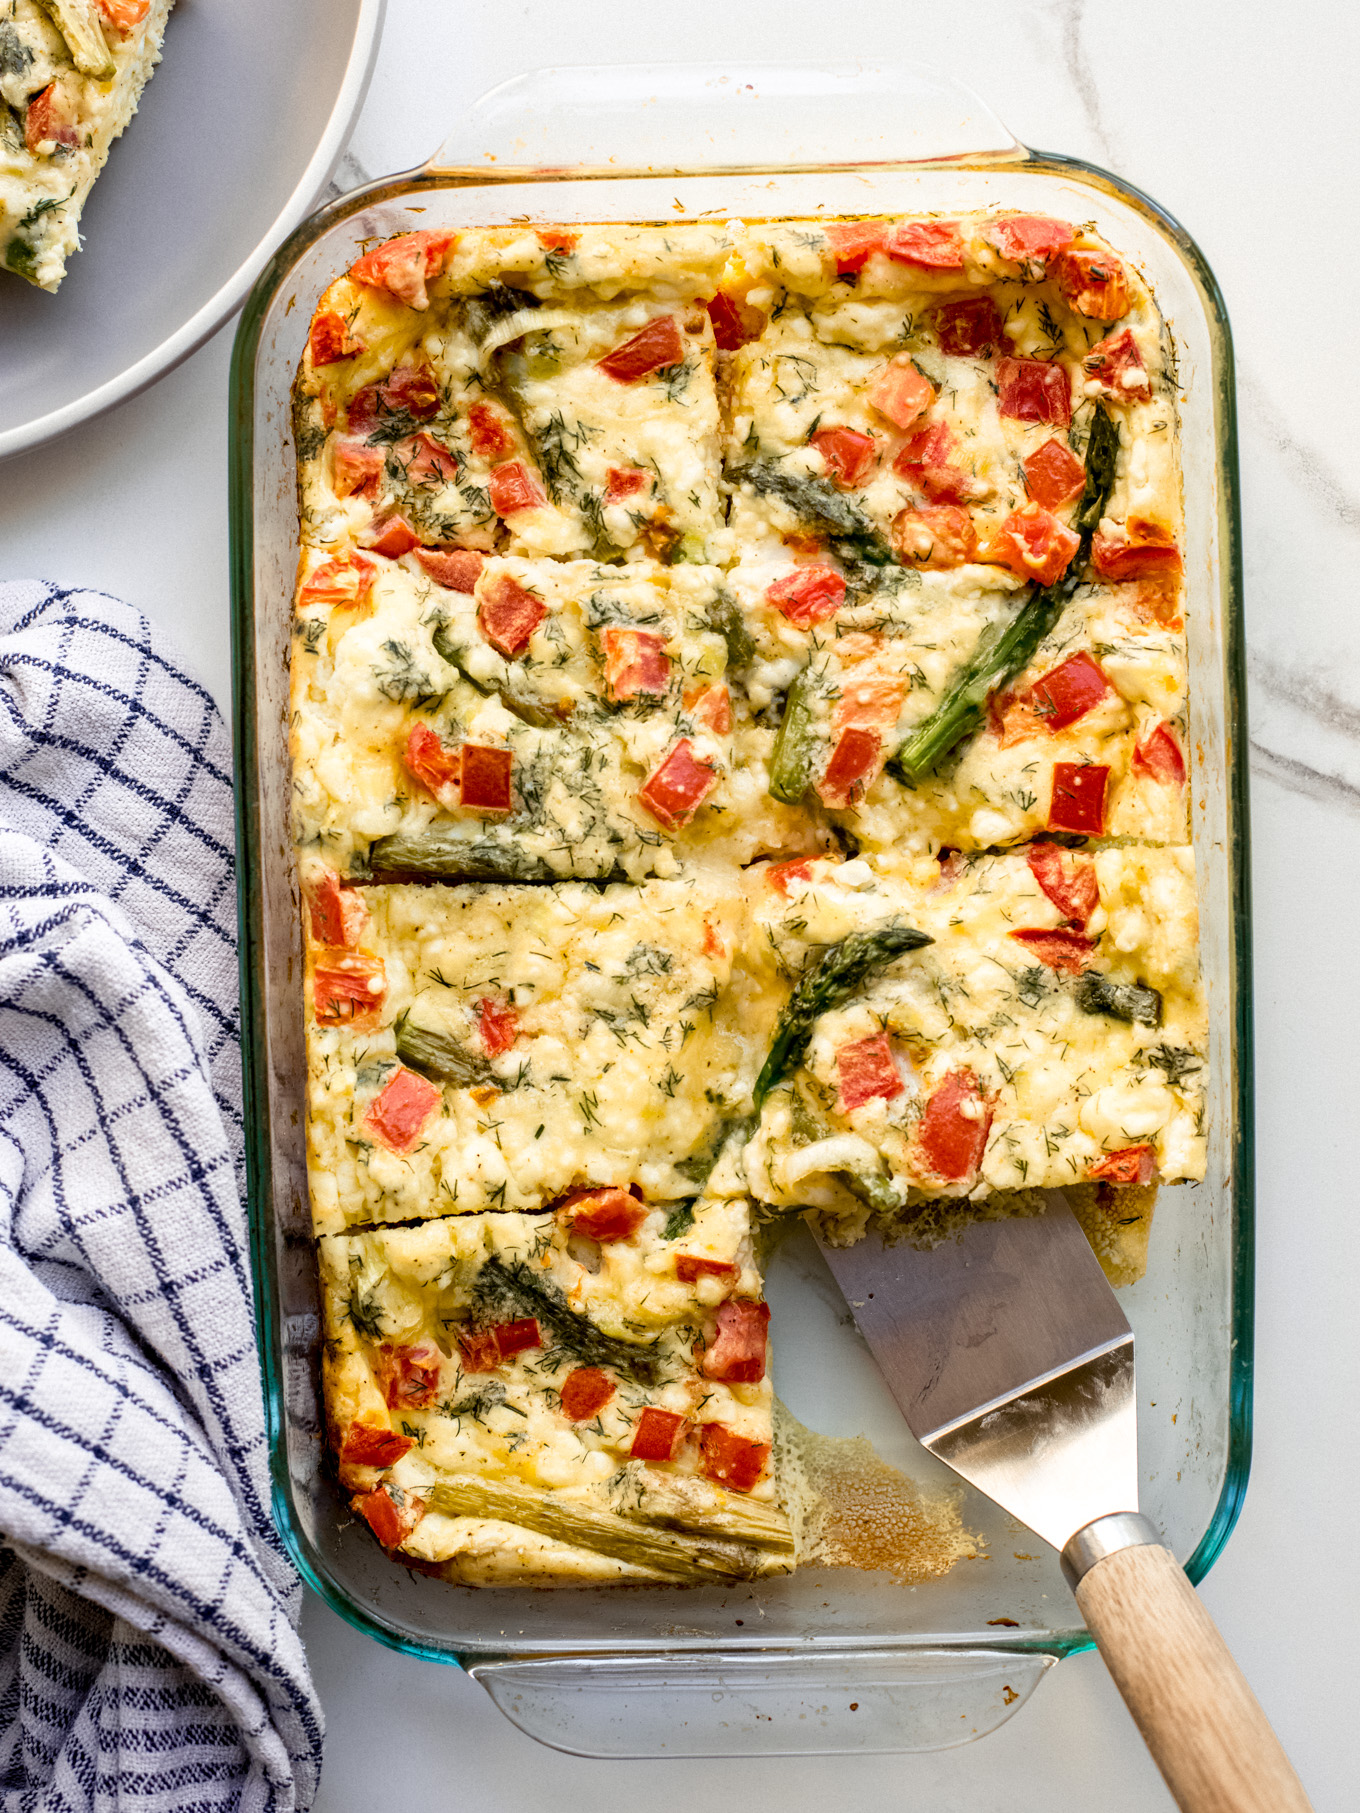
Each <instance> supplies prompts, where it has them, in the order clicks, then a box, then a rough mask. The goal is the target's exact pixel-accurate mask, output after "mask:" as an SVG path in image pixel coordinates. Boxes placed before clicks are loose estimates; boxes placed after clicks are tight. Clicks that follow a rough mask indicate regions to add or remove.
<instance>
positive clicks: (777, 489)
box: [737, 460, 902, 567]
mask: <svg viewBox="0 0 1360 1813" xmlns="http://www.w3.org/2000/svg"><path fill="white" fill-rule="evenodd" d="M737 476H738V477H739V478H741V479H743V480H744V481H745V482H746V483H747V484H749V485H751V486H752V487H753V488H754V489H755V490H756V491H761V492H763V493H764V494H765V495H766V496H767V497H777V498H779V499H780V500H781V501H782V502H783V503H786V504H787V505H788V506H789V508H790V509H791V510H792V511H793V512H794V513H795V514H796V515H797V516H798V517H799V519H800V520H801V521H802V522H805V523H806V524H807V525H808V527H809V528H811V529H815V530H816V531H817V533H818V535H820V536H821V537H822V538H823V539H824V540H825V541H826V543H827V545H828V546H829V547H830V549H831V551H832V553H833V554H835V556H836V558H837V559H838V560H842V561H844V562H845V563H846V564H847V565H848V566H853V565H855V564H857V563H858V564H860V565H864V566H871V567H896V566H901V565H902V562H901V561H900V560H899V559H898V557H897V555H896V554H895V553H894V552H893V549H892V547H891V545H890V543H889V542H888V541H887V540H886V538H885V537H884V536H883V535H882V534H881V533H880V531H879V530H878V529H876V528H875V527H874V525H873V523H872V522H871V521H870V519H869V518H868V517H867V516H866V515H865V514H864V512H863V510H861V509H860V507H859V505H858V504H856V503H855V502H854V500H853V499H852V498H849V497H847V496H846V495H845V493H844V492H842V491H838V490H837V489H836V487H835V486H834V485H832V484H830V483H828V481H827V480H826V479H824V478H810V477H808V476H807V475H806V474H804V473H799V472H785V471H784V470H783V469H782V468H781V467H779V466H776V465H772V464H771V463H769V462H768V461H766V460H756V461H754V462H753V463H752V464H751V465H749V466H743V467H742V469H741V471H740V472H739V473H738V474H737Z"/></svg>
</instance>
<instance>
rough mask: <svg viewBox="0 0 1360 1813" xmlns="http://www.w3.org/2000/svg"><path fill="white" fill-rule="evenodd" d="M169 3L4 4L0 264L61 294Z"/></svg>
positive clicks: (60, 0)
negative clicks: (97, 184) (93, 194)
mask: <svg viewBox="0 0 1360 1813" xmlns="http://www.w3.org/2000/svg"><path fill="white" fill-rule="evenodd" d="M172 4H173V0H0V264H3V265H4V267H5V269H6V270H10V271H13V272H14V273H15V274H16V275H17V276H19V277H23V278H25V279H26V280H27V281H28V282H29V283H32V284H34V285H36V287H37V288H38V289H43V290H55V289H56V288H57V287H58V285H59V284H60V283H61V280H62V278H63V277H64V276H65V275H66V261H67V259H68V258H69V257H70V255H71V253H72V252H74V251H75V250H76V249H77V248H78V247H79V245H80V233H79V226H80V214H81V210H82V208H83V207H84V206H85V198H86V197H87V196H88V195H89V193H90V190H91V188H92V187H93V185H94V180H95V178H96V177H97V176H98V175H99V172H100V171H101V170H102V169H103V167H104V160H105V158H106V157H107V156H108V154H109V146H110V145H111V144H112V143H113V141H114V139H116V138H117V137H118V134H119V133H120V132H121V131H122V130H123V128H124V127H125V126H126V125H127V123H128V121H129V120H130V119H131V118H132V116H133V114H134V113H135V112H136V111H137V102H138V99H139V98H140V96H141V92H142V89H143V88H144V87H145V85H146V83H147V80H148V78H149V77H150V75H151V72H152V70H153V69H154V68H155V67H156V64H157V63H158V62H159V60H160V54H161V38H162V35H163V33H164V31H165V21H166V18H167V16H168V14H169V12H170V8H171V5H172Z"/></svg>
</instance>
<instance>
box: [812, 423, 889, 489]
mask: <svg viewBox="0 0 1360 1813" xmlns="http://www.w3.org/2000/svg"><path fill="white" fill-rule="evenodd" d="M808 445H809V446H811V447H815V448H816V449H817V451H818V453H820V454H821V456H822V459H823V461H824V462H825V464H826V470H827V476H828V477H829V478H832V479H834V480H835V482H836V483H837V484H838V485H842V486H844V487H846V488H847V489H848V488H849V487H851V486H853V485H862V484H863V483H864V480H865V478H866V477H867V476H868V474H869V470H870V468H871V467H872V465H873V463H874V460H875V458H876V457H877V454H878V443H877V441H875V439H874V437H873V436H872V435H871V434H861V433H860V432H859V430H858V429H857V428H821V429H818V431H817V433H816V434H814V435H813V436H812V439H811V440H810V441H809V443H808Z"/></svg>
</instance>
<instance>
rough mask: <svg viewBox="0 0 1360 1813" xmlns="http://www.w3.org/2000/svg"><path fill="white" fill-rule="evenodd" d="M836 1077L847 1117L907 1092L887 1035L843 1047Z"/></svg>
mask: <svg viewBox="0 0 1360 1813" xmlns="http://www.w3.org/2000/svg"><path fill="white" fill-rule="evenodd" d="M836 1076H837V1079H838V1081H839V1085H840V1097H841V1112H842V1113H843V1114H853V1113H854V1111H855V1109H856V1108H862V1107H863V1106H864V1104H865V1103H866V1102H873V1101H884V1102H890V1101H891V1100H892V1099H893V1097H894V1096H895V1095H901V1093H902V1091H903V1090H904V1089H905V1088H906V1084H905V1083H904V1082H903V1081H902V1078H901V1075H900V1073H899V1072H898V1068H897V1065H896V1063H895V1062H894V1060H893V1050H892V1045H891V1044H890V1043H889V1040H888V1035H887V1033H886V1032H876V1033H874V1034H873V1035H872V1037H870V1038H867V1039H857V1040H856V1041H855V1043H854V1044H853V1045H842V1046H841V1048H840V1050H839V1051H838V1052H837V1053H836Z"/></svg>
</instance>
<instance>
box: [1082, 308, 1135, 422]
mask: <svg viewBox="0 0 1360 1813" xmlns="http://www.w3.org/2000/svg"><path fill="white" fill-rule="evenodd" d="M1082 367H1083V369H1084V371H1085V372H1086V375H1087V377H1088V378H1094V379H1095V380H1096V382H1097V383H1098V384H1099V385H1100V388H1101V389H1102V390H1103V391H1104V393H1105V395H1106V396H1107V397H1113V398H1114V400H1115V402H1116V403H1129V402H1133V401H1139V402H1144V401H1146V400H1147V398H1148V397H1150V396H1151V395H1152V383H1151V380H1150V379H1149V378H1148V374H1147V367H1146V366H1145V365H1144V364H1143V355H1142V353H1140V352H1139V350H1138V342H1137V341H1136V340H1135V339H1134V337H1133V329H1132V328H1128V327H1125V328H1121V329H1120V331H1119V332H1118V333H1117V334H1110V335H1108V336H1107V338H1105V339H1104V340H1102V341H1101V342H1100V344H1099V346H1093V347H1092V348H1091V350H1090V352H1089V353H1087V355H1086V357H1085V358H1084V359H1083V360H1082Z"/></svg>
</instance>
